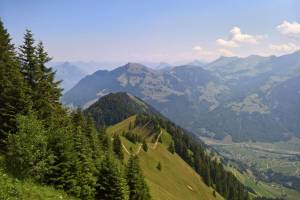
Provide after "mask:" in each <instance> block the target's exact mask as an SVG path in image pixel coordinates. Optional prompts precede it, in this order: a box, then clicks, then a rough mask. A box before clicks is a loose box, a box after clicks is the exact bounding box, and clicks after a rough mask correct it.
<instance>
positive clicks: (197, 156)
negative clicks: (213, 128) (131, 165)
mask: <svg viewBox="0 0 300 200" xmlns="http://www.w3.org/2000/svg"><path fill="white" fill-rule="evenodd" d="M107 96H108V97H109V98H110V99H116V101H111V103H110V107H111V112H112V113H117V114H118V115H119V116H117V115H116V114H115V115H112V116H111V117H115V119H111V120H113V121H117V120H119V119H122V118H123V114H122V113H123V111H122V110H120V109H122V108H123V109H124V112H125V113H126V112H128V110H130V111H132V114H133V115H137V116H136V117H134V118H133V119H127V120H125V121H124V122H122V123H120V124H117V125H115V126H114V127H113V128H108V133H110V134H112V135H115V136H116V135H118V136H121V137H122V139H123V140H124V139H127V140H129V141H130V142H131V143H133V144H140V145H141V147H142V145H144V144H146V145H148V146H151V145H152V146H153V145H155V141H156V140H157V141H158V140H160V137H161V136H162V135H161V134H164V136H162V137H168V136H169V141H168V142H165V143H164V145H166V146H167V147H166V148H165V149H168V150H169V151H171V153H173V154H174V153H176V154H178V155H179V157H180V158H181V159H182V160H184V161H185V162H186V163H187V165H189V166H190V167H192V168H193V169H194V170H195V171H196V172H197V173H198V174H199V175H201V176H202V177H203V181H204V182H205V184H206V185H207V186H211V187H213V188H214V189H215V190H216V191H217V192H219V193H220V194H221V195H222V196H223V197H225V198H226V199H235V198H237V199H248V198H249V197H248V192H247V190H246V189H245V188H244V186H243V185H242V184H241V183H240V182H239V181H238V180H237V179H236V178H235V177H234V175H233V174H232V173H231V172H227V171H226V170H225V169H224V168H223V166H222V163H221V161H220V160H215V159H213V157H211V156H210V155H208V152H207V151H206V150H205V147H204V146H203V143H202V142H201V141H200V140H199V139H197V138H196V137H194V135H193V134H190V133H187V132H186V131H185V130H183V129H182V128H180V127H179V126H176V125H175V124H174V123H172V122H170V121H169V120H167V119H166V118H162V117H161V115H160V114H157V112H153V110H147V111H144V112H140V109H135V108H133V109H132V108H127V107H126V105H128V104H136V101H137V98H136V97H132V96H131V95H129V94H127V93H116V94H109V95H107ZM102 99H107V97H106V96H104V97H102V98H100V99H99V100H98V102H103V101H102ZM122 99H126V101H124V100H122ZM128 101H132V103H129V102H128ZM98 102H96V103H95V104H93V105H92V106H90V107H89V108H88V109H87V110H86V112H85V113H86V115H88V116H91V113H93V114H92V116H99V115H101V113H102V110H105V109H106V108H105V106H106V105H105V104H102V103H98ZM138 105H139V106H141V107H142V108H144V107H145V106H146V107H149V106H147V104H146V103H144V102H142V101H141V100H139V104H138ZM95 120H97V119H95ZM125 143H126V142H125ZM153 143H154V144H153ZM136 148H138V147H136ZM125 151H126V150H125ZM121 157H123V156H121ZM149 159H151V158H149ZM157 161H159V160H157ZM149 162H150V161H149ZM178 173H182V172H180V171H178ZM174 176H175V175H174ZM179 176H180V175H179ZM164 178H165V179H171V180H172V179H173V178H174V177H168V176H166V177H164ZM150 189H151V188H150ZM168 193H172V191H168ZM198 198H200V196H199V197H198Z"/></svg>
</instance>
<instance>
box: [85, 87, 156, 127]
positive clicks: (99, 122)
mask: <svg viewBox="0 0 300 200" xmlns="http://www.w3.org/2000/svg"><path fill="white" fill-rule="evenodd" d="M84 112H85V113H86V114H88V115H89V116H91V117H92V118H93V120H94V121H95V124H96V126H97V127H98V128H101V127H103V126H108V125H113V124H116V123H118V122H120V121H122V120H124V119H126V118H128V117H130V116H132V115H135V114H141V113H148V114H153V115H159V116H162V115H160V113H159V112H158V111H156V110H155V109H154V108H152V107H151V106H149V105H147V104H145V103H144V102H143V101H142V100H140V99H139V98H137V97H135V96H132V95H131V94H127V93H121V92H120V93H115V94H112V93H110V94H108V95H105V96H103V97H102V98H100V99H99V100H98V101H97V102H96V103H94V104H92V105H91V106H90V107H88V108H87V109H86V110H85V111H84Z"/></svg>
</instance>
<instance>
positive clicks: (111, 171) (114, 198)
mask: <svg viewBox="0 0 300 200" xmlns="http://www.w3.org/2000/svg"><path fill="white" fill-rule="evenodd" d="M97 185H98V187H97V190H96V199H98V200H107V199H110V200H128V199H129V198H128V185H127V183H126V179H125V177H124V173H123V171H122V169H121V165H120V164H118V163H117V162H116V160H114V159H113V157H112V156H111V155H106V157H105V159H104V160H103V161H102V163H101V166H100V170H99V175H98V182H97Z"/></svg>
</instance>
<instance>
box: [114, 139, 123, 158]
mask: <svg viewBox="0 0 300 200" xmlns="http://www.w3.org/2000/svg"><path fill="white" fill-rule="evenodd" d="M113 150H114V152H115V154H116V155H117V157H118V159H120V160H123V159H124V153H123V149H122V141H121V138H120V136H119V135H116V136H115V137H114V141H113Z"/></svg>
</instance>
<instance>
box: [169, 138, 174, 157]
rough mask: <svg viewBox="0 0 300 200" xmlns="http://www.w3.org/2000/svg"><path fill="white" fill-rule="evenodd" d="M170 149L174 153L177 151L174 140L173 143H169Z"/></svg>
mask: <svg viewBox="0 0 300 200" xmlns="http://www.w3.org/2000/svg"><path fill="white" fill-rule="evenodd" d="M168 150H169V151H170V152H171V153H172V154H174V153H175V145H174V142H173V140H172V141H171V143H170V144H169V147H168Z"/></svg>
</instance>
